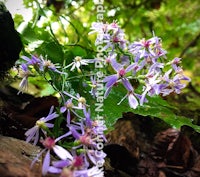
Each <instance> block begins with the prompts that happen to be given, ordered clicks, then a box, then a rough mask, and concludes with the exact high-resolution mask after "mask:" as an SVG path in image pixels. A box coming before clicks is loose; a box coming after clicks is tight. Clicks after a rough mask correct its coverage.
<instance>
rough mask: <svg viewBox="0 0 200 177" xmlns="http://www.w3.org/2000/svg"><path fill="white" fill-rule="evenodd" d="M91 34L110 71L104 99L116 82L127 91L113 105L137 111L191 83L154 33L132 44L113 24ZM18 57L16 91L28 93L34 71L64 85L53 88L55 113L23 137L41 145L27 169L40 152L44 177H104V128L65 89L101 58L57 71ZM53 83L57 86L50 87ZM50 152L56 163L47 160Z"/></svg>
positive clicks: (94, 90)
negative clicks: (150, 99)
mask: <svg viewBox="0 0 200 177" xmlns="http://www.w3.org/2000/svg"><path fill="white" fill-rule="evenodd" d="M91 30H92V31H91V32H90V34H92V33H97V38H96V42H95V45H99V44H101V45H102V46H103V49H102V50H103V51H104V54H105V55H106V58H102V59H101V60H102V61H101V62H104V63H105V66H106V67H108V68H109V69H108V70H106V71H105V73H107V74H108V75H107V76H106V77H105V78H104V79H102V81H103V82H104V83H105V94H104V97H105V98H106V97H108V95H109V94H110V92H111V91H112V89H113V87H115V86H116V85H118V84H121V85H122V86H123V87H124V90H125V91H126V92H125V95H124V97H123V98H122V99H121V101H120V102H119V103H118V104H121V102H122V101H123V100H125V99H128V103H129V105H130V107H131V108H133V109H136V108H137V107H138V106H139V105H143V104H144V103H145V102H148V96H150V97H152V96H154V95H161V96H166V95H169V94H171V93H176V94H179V93H180V92H181V90H182V89H183V88H184V87H185V86H186V82H189V81H190V78H188V77H187V76H185V75H184V72H183V69H182V68H181V66H180V63H181V58H174V59H173V60H171V61H169V60H168V59H167V57H166V54H167V52H166V50H164V49H163V48H162V41H161V39H160V38H158V37H157V36H155V35H153V37H152V38H150V39H148V40H145V39H142V40H140V41H136V42H132V43H131V42H129V41H128V40H126V38H125V34H124V32H123V30H122V29H121V28H120V27H119V25H118V24H117V23H116V22H113V23H111V24H107V23H106V24H104V23H93V24H92V27H91ZM22 59H23V60H24V61H25V62H24V63H23V64H21V72H20V74H21V77H22V81H21V83H20V86H19V87H20V89H19V90H20V91H19V92H23V91H24V90H25V89H27V85H28V78H29V77H30V76H32V75H34V72H35V71H36V72H37V73H38V74H39V75H42V76H45V74H46V73H52V72H53V75H52V76H53V78H54V79H53V78H50V79H51V80H52V82H58V81H57V79H56V76H57V75H59V76H60V75H61V76H63V75H64V76H65V77H63V79H60V78H59V79H60V80H61V81H62V82H63V83H61V84H60V85H61V87H62V88H60V89H59V88H56V91H57V92H58V93H60V96H61V101H60V107H59V108H57V110H56V111H55V110H54V107H51V109H50V111H49V114H48V115H47V116H46V117H42V118H40V119H38V120H37V121H36V123H35V126H34V127H32V128H31V129H29V130H27V132H26V133H25V135H26V141H27V142H32V143H33V144H34V145H37V144H38V142H40V143H41V144H42V145H43V147H44V148H43V150H42V151H41V152H40V153H39V154H38V155H37V156H36V158H35V159H34V160H33V162H32V166H33V165H34V163H35V162H36V161H37V160H38V159H39V158H40V157H41V155H42V154H43V153H45V156H44V160H43V166H42V173H43V175H45V174H47V173H48V172H50V173H56V174H60V176H61V177H101V176H103V170H102V168H101V167H102V166H103V164H104V158H105V157H106V154H105V153H104V152H103V150H102V145H101V143H104V142H106V138H105V135H104V132H105V130H106V126H105V125H104V124H102V121H98V120H93V119H92V118H91V114H90V109H89V108H88V107H89V106H90V105H88V104H87V103H86V99H85V98H84V97H83V96H81V95H80V94H79V93H77V94H75V92H76V89H73V88H70V83H69V84H66V83H68V81H69V82H70V81H71V82H73V80H74V78H78V76H80V73H81V76H82V77H84V79H85V78H86V77H85V76H86V75H84V74H85V73H84V72H82V70H81V69H82V66H86V65H88V64H90V63H95V62H97V61H98V62H99V61H100V59H99V58H95V59H83V58H82V57H80V56H76V57H75V58H74V59H73V61H72V62H71V63H70V64H68V65H67V66H63V67H62V70H61V71H60V70H59V68H61V67H59V66H57V65H55V64H53V63H52V62H51V61H50V60H45V59H43V57H39V58H38V57H36V56H33V55H32V56H31V58H28V57H22ZM106 67H105V68H106ZM69 68H70V69H69ZM75 70H77V73H78V74H79V75H78V76H76V75H75V76H74V75H73V74H74V73H76V72H72V71H75ZM70 72H72V73H73V74H72V75H73V76H74V77H73V76H72V77H71V80H70V78H68V76H69V75H70V74H71V73H70ZM91 73H92V72H91V71H90V74H89V75H87V76H89V77H90V78H89V79H90V81H85V80H84V83H85V86H86V85H89V86H90V87H91V90H90V91H89V93H90V94H91V95H92V96H93V98H95V97H97V96H98V87H99V86H98V82H99V81H98V77H96V76H95V75H94V74H91ZM97 76H98V75H97ZM49 77H51V74H49ZM61 78H62V77H61ZM67 79H68V81H66V80H67ZM78 79H79V78H78ZM60 80H59V81H60ZM134 83H139V84H134ZM56 85H58V83H56V84H55V85H53V86H54V87H56ZM71 85H72V84H71ZM138 85H139V86H138ZM77 90H78V89H77ZM72 93H73V94H72ZM82 93H84V92H82ZM74 95H75V96H74ZM102 95H103V94H102ZM102 97H103V96H102ZM55 122H57V123H58V122H62V125H63V122H64V127H63V126H62V128H61V127H57V128H56V126H54V123H55ZM56 125H57V124H56ZM51 152H53V155H54V156H55V158H54V159H56V161H52V159H51Z"/></svg>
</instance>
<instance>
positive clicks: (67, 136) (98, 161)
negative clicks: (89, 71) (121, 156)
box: [20, 56, 106, 177]
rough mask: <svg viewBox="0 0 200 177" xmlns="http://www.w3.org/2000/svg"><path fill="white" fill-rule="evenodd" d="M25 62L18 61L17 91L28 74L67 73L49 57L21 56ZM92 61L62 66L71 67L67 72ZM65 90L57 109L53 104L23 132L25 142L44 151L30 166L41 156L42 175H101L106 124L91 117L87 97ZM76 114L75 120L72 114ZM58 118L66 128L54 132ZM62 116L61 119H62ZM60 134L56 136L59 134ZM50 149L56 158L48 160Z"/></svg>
mask: <svg viewBox="0 0 200 177" xmlns="http://www.w3.org/2000/svg"><path fill="white" fill-rule="evenodd" d="M22 59H23V60H24V61H25V63H23V64H21V73H22V75H21V76H22V81H21V83H20V92H23V91H24V89H26V88H27V84H28V77H31V76H33V75H34V74H35V73H38V74H39V75H43V76H44V75H45V74H46V73H48V72H49V71H51V72H55V73H57V74H60V75H63V74H64V75H67V73H66V72H63V71H62V72H61V71H59V70H58V69H59V67H58V66H57V65H54V64H53V63H52V62H51V61H50V60H44V59H43V58H42V57H39V58H38V57H36V56H31V58H28V57H25V56H24V57H22ZM88 63H92V60H89V59H82V58H81V57H79V56H77V57H75V59H74V61H73V62H72V63H71V64H69V65H68V66H67V67H65V70H67V68H68V67H70V66H72V68H71V69H70V71H72V70H74V69H75V68H77V71H78V72H79V70H80V66H82V65H87V64H88ZM68 91H69V90H67V91H60V92H62V93H60V95H61V96H62V101H61V105H60V109H57V111H55V110H54V107H53V106H52V107H51V109H50V111H49V114H48V115H47V116H46V117H42V118H40V119H38V120H37V121H36V123H35V126H34V127H32V128H30V129H29V130H27V131H26V133H25V136H26V141H27V142H30V143H33V144H34V145H37V144H38V143H39V142H40V143H41V144H42V145H43V147H44V148H43V150H42V151H41V152H40V153H39V154H38V155H37V156H36V157H35V159H34V160H33V162H32V164H31V166H33V165H34V164H35V163H36V161H38V159H39V158H40V157H41V156H42V154H44V153H45V155H44V160H43V165H42V174H43V175H46V174H47V173H48V172H50V173H58V174H60V175H61V176H68V177H82V176H84V177H101V176H102V177H103V170H102V168H101V167H103V164H104V158H105V156H106V154H105V153H104V152H103V151H102V149H99V148H98V142H99V141H100V142H101V143H103V142H105V141H106V138H105V136H104V131H105V130H106V126H105V125H104V124H102V123H99V122H98V121H97V120H92V118H91V115H90V111H89V109H88V105H87V104H86V99H85V98H84V97H82V96H80V94H76V96H73V95H72V94H70V93H68ZM72 115H73V117H76V118H75V120H74V118H73V117H72ZM57 119H60V120H62V122H63V121H64V123H65V124H66V126H65V128H64V129H63V128H62V129H63V130H62V132H60V131H61V130H59V128H58V129H57V132H55V127H54V123H55V122H56V120H57ZM63 119H64V120H63ZM58 135H59V136H58ZM51 152H53V154H54V156H55V157H56V159H57V160H58V161H52V160H51V154H52V153H51Z"/></svg>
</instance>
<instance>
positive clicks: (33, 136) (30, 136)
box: [25, 106, 58, 145]
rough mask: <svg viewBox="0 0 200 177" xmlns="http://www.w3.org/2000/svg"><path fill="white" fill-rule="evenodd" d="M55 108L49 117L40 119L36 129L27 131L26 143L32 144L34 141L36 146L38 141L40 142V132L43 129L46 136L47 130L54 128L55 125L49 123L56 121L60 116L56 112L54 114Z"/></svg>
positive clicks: (51, 110)
mask: <svg viewBox="0 0 200 177" xmlns="http://www.w3.org/2000/svg"><path fill="white" fill-rule="evenodd" d="M53 109H54V107H53V106H52V107H51V109H50V111H49V114H48V116H47V117H42V118H40V119H39V120H38V121H37V122H36V124H35V126H34V127H32V128H31V129H29V130H27V131H26V132H25V135H26V142H30V141H33V144H34V145H36V144H37V142H38V140H39V130H40V129H41V130H42V132H43V133H44V134H46V131H45V130H46V129H47V128H53V126H54V124H52V123H47V122H48V121H50V120H53V119H55V118H56V117H58V114H56V113H55V112H53Z"/></svg>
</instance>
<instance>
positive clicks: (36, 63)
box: [22, 55, 41, 66]
mask: <svg viewBox="0 0 200 177" xmlns="http://www.w3.org/2000/svg"><path fill="white" fill-rule="evenodd" d="M22 59H24V60H26V61H27V63H26V64H27V65H33V66H39V64H40V63H41V60H40V59H39V58H37V57H36V56H34V55H31V58H28V57H26V56H22Z"/></svg>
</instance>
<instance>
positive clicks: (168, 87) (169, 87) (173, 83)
mask: <svg viewBox="0 0 200 177" xmlns="http://www.w3.org/2000/svg"><path fill="white" fill-rule="evenodd" d="M171 73H172V69H170V70H169V71H167V72H166V73H165V75H164V76H163V81H164V83H163V87H164V88H163V89H162V90H161V93H162V95H163V96H166V95H169V94H170V93H172V92H175V93H177V94H180V92H181V89H183V88H184V87H185V86H186V84H183V83H182V82H181V81H183V80H185V81H190V79H189V78H188V77H186V76H184V75H183V74H180V73H176V74H175V75H174V77H173V78H172V79H171V78H170V74H171Z"/></svg>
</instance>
